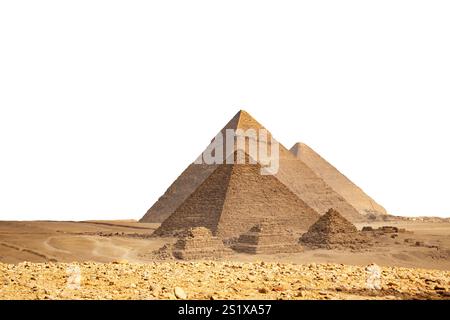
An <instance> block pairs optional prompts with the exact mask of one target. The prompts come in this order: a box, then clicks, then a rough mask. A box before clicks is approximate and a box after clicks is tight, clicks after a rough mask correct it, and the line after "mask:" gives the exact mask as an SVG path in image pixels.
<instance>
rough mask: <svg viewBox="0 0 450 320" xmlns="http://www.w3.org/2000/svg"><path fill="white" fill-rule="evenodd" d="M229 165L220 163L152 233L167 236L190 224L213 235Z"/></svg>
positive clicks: (221, 203) (187, 227) (219, 212)
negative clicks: (205, 229) (202, 228)
mask: <svg viewBox="0 0 450 320" xmlns="http://www.w3.org/2000/svg"><path fill="white" fill-rule="evenodd" d="M231 171H232V166H227V165H220V166H218V167H217V168H216V169H215V170H214V172H213V173H212V174H211V175H210V176H209V177H208V178H207V179H205V181H203V183H202V184H200V186H199V187H198V188H197V189H196V190H195V191H194V192H193V193H192V194H191V195H190V196H188V197H187V199H186V200H185V201H184V202H183V203H182V204H181V205H180V206H179V207H178V208H177V209H176V210H175V211H174V212H173V213H172V214H171V215H170V216H169V217H168V218H167V219H165V220H164V221H163V222H162V223H161V225H160V226H159V228H158V229H156V230H155V232H154V233H153V235H156V236H170V235H174V234H176V233H178V232H180V231H185V230H187V229H189V228H193V227H206V228H208V229H209V230H211V232H212V233H213V234H215V232H216V230H217V225H218V222H219V219H220V216H221V214H222V209H223V205H224V202H225V197H226V192H227V186H228V181H229V180H230V176H231Z"/></svg>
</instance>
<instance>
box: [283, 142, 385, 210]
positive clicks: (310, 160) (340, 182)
mask: <svg viewBox="0 0 450 320" xmlns="http://www.w3.org/2000/svg"><path fill="white" fill-rule="evenodd" d="M290 151H291V152H292V153H293V154H294V155H295V156H296V157H297V158H298V159H300V160H302V161H303V162H304V163H305V164H306V165H307V166H308V167H309V168H311V169H312V170H313V171H314V173H315V174H317V175H318V176H319V177H321V178H322V179H323V180H324V181H325V182H326V183H327V184H328V185H329V186H330V187H331V188H332V189H333V190H334V191H336V192H337V193H338V194H339V195H341V196H342V197H343V198H344V199H345V200H346V201H347V202H348V203H350V204H351V205H352V206H353V207H354V208H355V209H356V210H358V212H359V213H360V214H362V215H365V216H367V215H372V216H374V217H376V216H383V215H387V212H386V210H385V209H384V208H383V207H382V206H381V205H379V204H378V203H377V202H376V201H375V200H373V199H372V198H371V197H369V196H368V195H367V194H366V193H365V192H364V191H363V190H362V189H361V188H359V187H358V186H357V185H355V184H354V183H353V182H352V181H350V179H348V178H347V177H346V176H345V175H343V174H342V173H341V172H339V170H337V169H336V168H335V167H334V166H332V165H331V164H330V163H329V162H328V161H326V160H325V159H324V158H322V157H321V156H320V155H319V154H317V153H316V152H315V151H314V150H313V149H311V148H310V147H308V146H307V145H306V144H304V143H296V144H295V145H294V146H293V147H292V148H291V150H290Z"/></svg>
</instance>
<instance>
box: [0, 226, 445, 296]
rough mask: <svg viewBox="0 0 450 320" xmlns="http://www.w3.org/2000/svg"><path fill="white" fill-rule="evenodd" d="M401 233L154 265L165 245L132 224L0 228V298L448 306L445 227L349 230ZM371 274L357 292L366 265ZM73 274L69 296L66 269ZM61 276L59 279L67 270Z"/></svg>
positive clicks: (365, 274) (168, 240) (148, 228)
mask: <svg viewBox="0 0 450 320" xmlns="http://www.w3.org/2000/svg"><path fill="white" fill-rule="evenodd" d="M383 225H389V226H396V227H398V228H405V229H406V230H407V231H408V232H405V233H398V234H397V235H396V236H395V237H392V235H389V234H386V235H382V236H378V237H377V238H376V242H375V243H374V245H373V246H371V247H368V248H364V249H355V250H352V249H332V250H325V249H308V248H306V247H305V248H304V251H302V252H296V253H289V254H270V255H264V254H245V253H236V252H234V251H230V252H231V253H230V254H229V255H227V256H226V258H223V259H219V260H216V261H192V262H185V261H177V260H175V259H170V260H161V259H158V256H157V255H155V254H154V251H156V250H158V249H159V248H161V247H162V246H164V244H173V243H174V242H175V241H176V239H175V238H152V237H150V236H149V235H150V234H151V233H152V231H153V230H155V229H156V228H157V227H158V226H159V224H149V223H137V222H135V221H84V222H51V221H36V222H18V221H17V222H16V221H14V222H13V221H9V222H6V221H5V222H0V299H73V298H75V299H175V298H177V297H176V296H175V288H176V287H179V288H180V289H181V291H184V293H185V294H186V295H187V297H188V298H193V299H214V298H216V299H239V298H243V299H247V298H248V299H252V298H258V299H359V298H362V299H405V298H406V299H414V298H417V299H450V222H449V221H448V220H443V219H440V220H425V221H413V220H406V219H405V220H398V221H388V222H372V223H364V224H357V227H358V229H361V228H362V227H363V226H372V227H373V228H378V227H380V226H383ZM371 263H375V264H377V265H378V266H380V268H381V277H380V279H381V289H380V290H369V289H368V288H367V284H366V282H367V277H368V272H367V270H366V266H367V265H369V264H371ZM74 268H75V269H76V270H78V269H79V271H80V280H79V288H78V287H77V288H72V287H71V286H70V285H68V282H70V277H71V275H70V270H72V269H74ZM68 270H69V271H68Z"/></svg>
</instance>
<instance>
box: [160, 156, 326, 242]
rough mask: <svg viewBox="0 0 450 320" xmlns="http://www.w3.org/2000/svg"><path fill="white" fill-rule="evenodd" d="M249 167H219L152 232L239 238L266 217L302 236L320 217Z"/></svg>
mask: <svg viewBox="0 0 450 320" xmlns="http://www.w3.org/2000/svg"><path fill="white" fill-rule="evenodd" d="M260 170H261V167H260V166H259V165H257V164H256V165H251V164H242V165H240V164H235V165H220V166H219V167H218V168H217V169H216V170H215V171H214V173H213V174H212V175H210V176H209V177H208V178H207V179H206V180H205V181H204V182H203V183H202V184H201V185H200V186H199V187H198V188H197V190H196V191H195V192H194V193H193V194H192V195H191V196H189V197H188V198H187V199H186V201H185V202H183V203H182V204H181V205H180V206H179V207H178V208H177V209H176V210H175V212H174V213H173V214H172V215H171V216H170V217H169V218H167V219H166V220H165V221H164V222H163V223H162V224H161V226H160V227H159V228H158V229H157V230H155V233H154V235H172V234H174V233H177V232H179V231H180V230H183V229H187V228H190V227H200V226H203V227H206V228H208V229H210V230H211V232H212V233H213V234H214V235H217V236H219V237H221V238H232V237H238V236H239V235H240V234H242V233H243V232H245V231H247V230H248V229H249V228H250V227H251V226H253V225H255V224H257V223H259V222H261V221H262V220H263V219H264V218H267V217H276V219H277V221H278V223H279V224H281V225H284V226H286V227H287V228H292V229H293V230H295V231H297V232H298V233H300V232H304V231H306V230H307V229H308V227H309V226H310V225H312V224H313V223H314V222H315V221H316V220H317V219H318V217H319V215H318V214H317V213H316V212H315V211H314V210H313V209H311V208H310V207H309V206H308V205H307V204H305V202H303V201H302V200H301V199H300V198H299V197H298V196H296V195H295V194H294V193H292V192H291V191H290V190H289V189H288V188H287V187H286V186H284V185H283V184H282V183H281V182H280V181H279V180H278V179H277V178H276V177H274V176H271V175H261V173H260Z"/></svg>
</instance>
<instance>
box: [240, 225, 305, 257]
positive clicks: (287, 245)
mask: <svg viewBox="0 0 450 320" xmlns="http://www.w3.org/2000/svg"><path fill="white" fill-rule="evenodd" d="M233 249H234V250H235V251H237V252H242V253H249V254H276V253H293V252H300V251H302V250H303V249H302V247H301V246H300V245H299V244H298V243H297V241H296V238H295V236H294V235H293V234H292V233H291V232H290V231H288V230H286V229H285V228H283V227H282V226H279V225H278V224H277V222H276V220H269V221H267V220H266V221H263V222H262V223H261V224H258V225H256V226H254V227H253V228H251V229H250V230H249V231H248V232H246V233H244V234H242V235H241V236H240V237H239V239H238V241H237V243H236V244H235V245H234V246H233Z"/></svg>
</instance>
